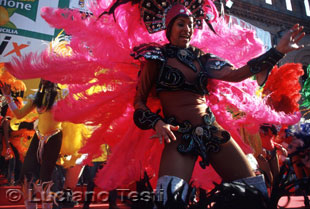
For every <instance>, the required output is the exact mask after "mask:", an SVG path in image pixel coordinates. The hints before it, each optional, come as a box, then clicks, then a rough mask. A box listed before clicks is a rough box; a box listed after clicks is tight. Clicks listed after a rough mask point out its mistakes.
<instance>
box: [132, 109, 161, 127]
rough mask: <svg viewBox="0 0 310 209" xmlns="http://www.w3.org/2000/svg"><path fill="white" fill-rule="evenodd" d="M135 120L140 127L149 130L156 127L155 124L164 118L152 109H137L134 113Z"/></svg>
mask: <svg viewBox="0 0 310 209" xmlns="http://www.w3.org/2000/svg"><path fill="white" fill-rule="evenodd" d="M133 120H134V122H135V124H136V126H138V127H139V128H140V129H142V130H147V129H151V128H153V129H154V128H155V124H156V123H157V121H159V120H163V119H162V117H160V116H159V115H157V114H155V113H153V112H151V111H150V110H143V109H136V110H135V112H134V114H133Z"/></svg>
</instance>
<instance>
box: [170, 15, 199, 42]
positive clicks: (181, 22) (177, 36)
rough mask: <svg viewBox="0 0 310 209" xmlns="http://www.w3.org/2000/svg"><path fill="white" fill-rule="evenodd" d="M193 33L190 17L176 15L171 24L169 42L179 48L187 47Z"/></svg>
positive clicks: (192, 21)
mask: <svg viewBox="0 0 310 209" xmlns="http://www.w3.org/2000/svg"><path fill="white" fill-rule="evenodd" d="M193 33H194V20H193V18H192V17H182V16H181V17H178V18H177V19H176V20H175V22H174V23H173V25H172V28H171V36H170V43H171V44H172V45H174V46H178V47H180V48H187V47H189V44H190V41H191V40H192V37H193Z"/></svg>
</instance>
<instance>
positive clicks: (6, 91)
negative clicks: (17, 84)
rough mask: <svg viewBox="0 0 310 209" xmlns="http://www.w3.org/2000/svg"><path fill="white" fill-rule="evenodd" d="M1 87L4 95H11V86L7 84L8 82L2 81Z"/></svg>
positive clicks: (0, 82)
mask: <svg viewBox="0 0 310 209" xmlns="http://www.w3.org/2000/svg"><path fill="white" fill-rule="evenodd" d="M0 89H1V92H2V94H3V95H4V96H9V95H11V86H10V85H8V84H6V83H2V81H0Z"/></svg>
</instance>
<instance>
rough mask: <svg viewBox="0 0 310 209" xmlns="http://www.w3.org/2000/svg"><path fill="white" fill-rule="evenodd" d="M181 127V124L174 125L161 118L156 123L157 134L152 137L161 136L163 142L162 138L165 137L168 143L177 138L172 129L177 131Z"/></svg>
mask: <svg viewBox="0 0 310 209" xmlns="http://www.w3.org/2000/svg"><path fill="white" fill-rule="evenodd" d="M179 128H180V127H179V126H173V125H170V124H167V123H165V122H164V121H162V120H159V121H157V123H156V125H155V131H156V134H155V135H154V136H151V138H159V140H160V142H162V139H163V138H164V140H165V142H166V143H170V142H171V141H176V140H177V139H176V137H175V135H174V134H173V132H172V131H177V130H179Z"/></svg>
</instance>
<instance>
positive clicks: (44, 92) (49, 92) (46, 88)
mask: <svg viewBox="0 0 310 209" xmlns="http://www.w3.org/2000/svg"><path fill="white" fill-rule="evenodd" d="M56 96H57V84H55V83H53V82H50V81H47V80H43V79H41V81H40V84H39V89H38V92H37V94H36V97H35V100H34V104H35V106H36V107H37V108H44V107H45V110H50V109H51V108H52V106H53V104H54V102H55V99H56Z"/></svg>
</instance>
